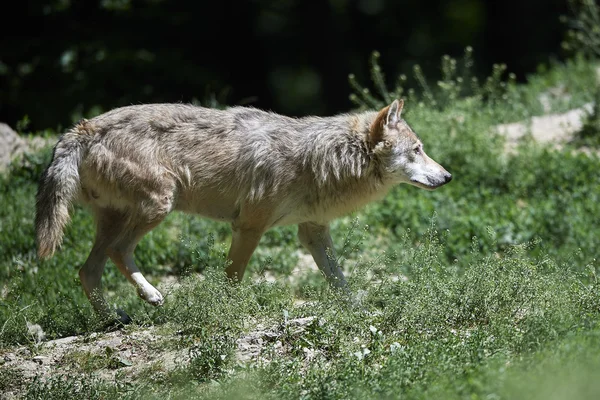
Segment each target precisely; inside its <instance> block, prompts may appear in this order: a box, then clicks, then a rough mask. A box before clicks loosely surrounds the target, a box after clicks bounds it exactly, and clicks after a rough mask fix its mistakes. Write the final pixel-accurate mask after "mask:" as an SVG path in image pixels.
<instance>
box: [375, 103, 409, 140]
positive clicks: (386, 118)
mask: <svg viewBox="0 0 600 400" xmlns="http://www.w3.org/2000/svg"><path fill="white" fill-rule="evenodd" d="M402 107H404V100H402V99H400V101H398V100H394V102H393V103H392V104H390V105H389V106H385V107H384V108H382V109H381V110H380V111H379V113H378V114H377V116H376V117H375V120H374V121H373V124H372V125H371V129H370V131H369V141H370V142H371V143H372V144H373V145H375V144H377V143H379V142H380V141H381V140H382V139H383V128H384V127H385V126H387V127H388V128H395V127H396V126H397V125H398V122H399V121H400V114H401V113H402Z"/></svg>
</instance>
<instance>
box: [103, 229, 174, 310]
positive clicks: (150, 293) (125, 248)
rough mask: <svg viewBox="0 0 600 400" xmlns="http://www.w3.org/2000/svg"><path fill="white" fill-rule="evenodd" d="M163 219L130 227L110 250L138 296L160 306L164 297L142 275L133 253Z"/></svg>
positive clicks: (112, 257) (111, 256)
mask: <svg viewBox="0 0 600 400" xmlns="http://www.w3.org/2000/svg"><path fill="white" fill-rule="evenodd" d="M161 221H162V218H161V219H160V220H157V221H153V222H151V223H141V224H137V225H135V226H131V227H129V229H128V230H127V232H125V233H124V234H123V235H121V237H120V238H119V239H118V241H116V242H115V243H114V244H113V245H111V246H110V248H109V249H108V255H109V257H110V259H111V260H112V261H113V262H114V263H115V265H116V266H117V268H119V271H121V273H122V274H123V275H124V276H125V277H126V278H127V280H129V282H131V283H132V284H133V285H134V286H135V287H136V288H137V292H138V295H139V296H140V297H141V298H142V299H144V300H145V301H146V302H148V303H149V304H152V305H153V306H159V305H161V304H162V303H163V301H164V298H163V295H162V294H161V293H160V292H159V291H158V289H156V288H155V287H154V286H152V284H151V283H150V282H148V281H147V280H146V278H145V277H144V275H143V274H142V273H141V271H140V270H139V268H138V267H137V265H136V264H135V261H134V258H133V251H134V250H135V247H136V246H137V244H138V243H139V241H140V240H141V239H142V237H143V236H144V235H145V234H146V233H148V232H150V231H151V230H152V229H153V228H154V227H156V226H157V225H158V224H159V223H160V222H161Z"/></svg>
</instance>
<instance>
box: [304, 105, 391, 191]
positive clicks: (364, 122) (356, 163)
mask: <svg viewBox="0 0 600 400" xmlns="http://www.w3.org/2000/svg"><path fill="white" fill-rule="evenodd" d="M376 117H377V113H375V112H370V111H369V112H364V113H360V114H342V115H338V116H334V117H328V118H307V119H306V122H307V124H306V125H305V127H306V136H305V140H306V141H305V143H304V144H303V145H302V151H301V152H300V153H301V154H300V155H301V157H302V164H303V165H304V166H305V167H308V168H310V170H311V171H312V173H313V175H314V178H315V180H316V182H317V183H318V184H319V186H330V185H334V186H337V185H339V184H342V185H344V184H345V183H346V182H347V183H354V184H355V183H358V181H361V180H363V179H365V178H368V179H369V180H372V179H374V178H375V179H377V180H381V176H380V172H381V171H379V169H378V165H377V160H376V158H375V156H374V154H373V153H372V151H371V150H370V148H369V143H368V139H369V132H370V129H371V126H372V124H373V122H374V121H375V118H376Z"/></svg>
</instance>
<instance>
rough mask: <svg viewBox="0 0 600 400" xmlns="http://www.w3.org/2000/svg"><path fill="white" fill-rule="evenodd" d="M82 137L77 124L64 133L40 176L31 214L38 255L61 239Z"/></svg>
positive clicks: (45, 254) (76, 180)
mask: <svg viewBox="0 0 600 400" xmlns="http://www.w3.org/2000/svg"><path fill="white" fill-rule="evenodd" d="M86 139H87V138H86V135H85V134H81V132H80V127H79V126H77V127H75V128H74V129H72V130H71V131H69V132H67V133H65V134H64V135H63V136H62V137H61V138H60V140H59V141H58V143H57V144H56V146H55V148H54V153H53V155H52V161H51V163H50V165H49V166H48V168H46V170H45V171H44V174H43V175H42V178H41V180H40V183H39V187H38V193H37V201H36V216H35V229H36V238H37V251H38V256H39V257H42V258H46V257H50V256H51V255H52V254H53V253H54V251H55V250H56V248H57V247H58V246H59V245H60V243H61V241H62V236H63V229H64V227H65V225H66V224H67V223H68V222H69V208H70V206H71V204H72V203H73V200H74V199H75V198H76V197H77V195H78V193H79V190H80V179H79V165H80V164H81V160H82V158H83V153H84V143H85V141H86Z"/></svg>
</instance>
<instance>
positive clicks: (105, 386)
mask: <svg viewBox="0 0 600 400" xmlns="http://www.w3.org/2000/svg"><path fill="white" fill-rule="evenodd" d="M467 61H468V60H467ZM444 63H445V68H447V69H449V71H450V72H451V70H452V68H453V67H452V66H451V64H452V63H451V61H449V60H448V59H446V60H445V61H444ZM459 64H460V63H459ZM457 71H460V68H458V67H457ZM500 72H502V71H501V68H500V70H499V71H498V72H497V74H499V73H500ZM374 75H375V78H377V76H376V74H374ZM446 75H448V76H447V79H445V81H443V82H442V83H441V84H438V85H433V84H429V87H430V88H435V89H432V90H431V91H430V94H429V95H427V94H425V95H417V94H416V93H417V92H416V91H413V92H410V91H409V90H406V91H404V92H403V96H405V95H406V96H407V97H408V100H407V102H406V114H405V116H406V118H407V120H408V121H409V122H410V124H411V126H412V127H413V128H414V129H415V130H416V131H417V133H418V134H419V136H420V137H421V138H422V140H423V142H424V144H425V148H426V151H427V152H428V154H429V155H430V156H432V157H433V158H434V159H436V160H438V161H439V162H440V163H441V164H442V165H444V166H445V167H446V168H447V169H448V170H449V171H450V172H452V174H453V175H454V180H453V181H452V182H451V183H450V184H449V185H447V186H444V187H443V188H440V189H438V190H437V191H434V192H426V191H422V190H419V189H417V188H413V187H409V186H400V187H398V188H395V189H394V190H392V192H391V193H390V194H389V195H388V196H387V197H386V198H385V199H384V200H382V201H381V202H378V203H373V204H371V205H369V206H367V207H366V208H365V209H364V210H361V211H360V212H357V213H355V214H353V215H350V216H347V217H345V218H342V219H340V220H337V221H335V222H334V223H333V224H332V233H333V236H334V243H335V244H336V246H337V249H338V252H339V253H340V258H341V260H342V262H343V265H344V268H345V270H346V271H347V272H348V274H349V276H350V279H349V281H350V285H351V288H352V291H353V292H354V293H360V294H361V296H362V305H361V306H360V307H358V306H354V305H352V304H349V303H348V302H347V301H346V299H345V298H344V297H343V296H341V295H340V294H339V293H337V292H335V291H332V290H331V289H329V288H328V287H327V285H326V284H325V281H324V279H323V278H322V277H321V276H319V274H317V273H315V272H313V271H308V270H306V269H305V270H301V271H298V270H296V269H295V267H296V265H297V263H298V260H299V256H298V251H300V250H301V248H300V245H299V243H298V241H297V239H296V237H295V235H296V233H295V229H294V228H293V227H285V228H280V229H275V230H273V231H270V232H269V233H268V234H267V235H265V237H264V238H263V239H262V241H261V244H260V246H259V248H258V250H257V252H256V253H255V255H254V256H253V258H252V260H251V263H250V266H249V274H248V277H247V279H246V280H245V281H244V282H242V283H240V284H237V285H231V284H229V283H228V282H227V281H226V279H225V277H224V273H223V269H224V266H225V264H226V261H225V254H226V252H227V245H228V243H229V238H230V234H229V229H228V227H227V226H226V225H223V224H219V223H216V222H211V221H206V220H203V219H200V218H198V217H194V216H188V215H183V214H178V213H174V214H172V215H170V216H169V217H168V218H167V220H166V221H165V222H164V223H163V224H162V225H161V226H160V227H158V228H157V229H155V230H154V231H153V232H152V233H150V234H149V235H147V236H146V237H145V238H144V239H143V240H142V242H141V243H140V245H139V247H138V249H137V251H136V258H137V261H138V263H139V264H140V266H141V269H142V270H143V271H144V272H145V273H146V275H147V276H148V278H149V280H150V281H151V282H152V283H157V282H159V280H160V279H161V277H164V276H165V275H175V276H176V277H178V282H179V284H180V286H179V287H176V288H173V289H170V290H168V291H167V292H166V302H165V304H164V306H163V307H161V308H152V307H150V306H148V305H146V304H144V303H143V302H142V301H141V300H140V299H139V298H138V297H137V296H136V294H135V290H134V289H133V288H132V287H131V285H130V284H128V283H127V282H126V281H125V279H124V278H123V277H122V276H120V274H119V273H118V271H117V270H116V268H115V267H114V265H111V264H109V265H108V266H107V269H106V271H105V275H104V281H103V282H104V285H105V290H106V291H107V293H108V299H109V301H110V302H111V303H112V304H113V305H114V306H118V307H120V308H123V309H125V310H127V312H128V313H129V314H130V315H131V316H132V318H133V320H134V324H133V326H132V327H130V328H128V330H129V329H131V330H137V329H144V328H145V327H147V326H156V327H159V328H160V329H159V330H158V331H157V332H158V333H157V334H158V335H159V336H160V337H159V340H158V342H157V343H156V344H154V345H153V347H152V352H157V353H159V352H161V351H167V350H180V351H186V352H187V355H188V356H189V362H186V363H182V364H181V365H178V366H177V368H175V369H166V368H164V366H162V364H161V363H159V362H158V363H152V364H148V365H144V366H138V367H140V368H138V372H136V373H133V374H132V373H128V371H131V370H132V369H131V367H129V366H126V365H120V364H118V362H119V359H118V358H117V357H116V355H115V354H112V353H111V354H108V353H107V354H102V353H101V354H97V353H90V352H83V353H81V352H80V353H77V352H75V353H72V354H71V355H70V356H69V357H70V358H66V359H65V360H63V362H65V363H68V364H69V365H75V366H77V373H69V374H63V375H55V376H54V377H51V378H50V379H46V380H44V379H41V378H38V379H35V380H33V381H31V382H25V381H24V380H23V378H22V377H19V376H18V374H17V373H15V371H14V370H13V369H10V368H3V365H2V364H0V382H1V383H0V390H1V389H2V388H6V389H12V388H14V387H19V388H21V390H22V392H23V393H24V396H25V398H31V399H37V398H40V399H41V398H44V399H51V398H86V399H100V398H102V399H117V398H118V399H122V398H124V399H137V398H144V399H147V398H157V399H158V398H182V399H183V398H207V399H229V398H245V399H259V398H260V399H298V398H306V399H308V398H310V399H313V398H334V399H337V398H339V399H347V398H357V399H358V398H384V399H386V398H409V399H424V398H425V399H431V398H444V399H452V398H461V399H462V398H473V399H479V398H481V399H484V398H485V399H489V398H493V399H502V398H507V399H537V398H539V399H542V398H543V399H563V398H569V399H579V398H581V399H584V398H595V397H598V396H600V384H599V383H598V382H599V381H598V380H597V379H596V377H597V376H599V374H600V361H599V360H600V353H599V352H600V350H599V349H600V343H599V342H600V325H599V323H600V287H599V282H598V278H597V276H598V272H599V270H598V262H597V259H596V258H597V254H598V253H597V249H598V248H599V247H600V227H599V226H600V224H599V223H598V222H599V220H598V216H599V215H600V198H599V197H600V190H599V189H598V188H599V187H600V174H598V172H597V171H599V170H600V159H599V157H598V156H588V155H585V154H582V153H580V152H572V151H571V150H572V148H567V149H566V150H563V151H555V150H551V149H549V148H546V147H542V146H539V145H536V144H535V143H532V142H528V141H525V142H524V143H523V144H522V146H520V147H519V148H518V149H517V152H516V153H514V154H505V153H504V151H503V141H502V139H501V138H499V137H497V136H494V135H493V134H492V133H491V128H492V127H493V125H495V124H498V123H504V122H507V121H515V120H520V119H526V118H529V117H531V116H533V115H539V114H541V113H542V105H541V103H540V101H539V95H540V94H542V93H546V92H548V90H549V89H550V88H553V87H556V86H557V85H561V88H560V91H561V93H563V94H564V95H560V96H555V98H552V99H551V101H550V104H551V107H552V109H553V110H555V111H565V110H567V109H568V108H571V107H576V106H581V105H583V104H585V103H586V102H589V101H591V100H592V99H593V98H594V96H595V95H596V94H595V93H594V88H595V86H596V83H595V80H596V75H595V65H594V64H593V63H591V62H589V61H586V60H585V59H583V58H574V59H573V60H570V61H568V62H566V63H564V64H558V63H554V64H552V65H549V66H547V67H543V68H540V71H539V72H538V74H536V75H534V76H531V77H530V78H529V83H528V84H527V85H516V84H514V83H510V82H509V83H506V81H505V80H503V79H501V78H494V79H495V80H491V81H489V83H488V84H485V83H482V84H481V85H480V87H479V89H476V90H475V89H472V88H471V89H469V90H467V88H466V87H463V86H460V82H458V81H457V80H456V77H455V76H454V77H453V76H452V74H450V73H448V74H446ZM377 79H378V78H377ZM377 79H376V80H375V85H376V86H377ZM416 80H417V81H418V80H419V79H416ZM453 82H454V83H453ZM463 82H464V81H463ZM502 83H504V84H502ZM486 85H487V86H486ZM379 88H380V91H383V93H382V94H381V96H373V95H370V94H369V96H370V97H365V99H366V100H365V101H366V102H367V103H361V104H363V106H373V107H374V106H380V105H381V104H383V102H382V98H385V97H386V96H393V95H394V94H393V93H391V94H390V93H387V92H386V91H385V90H383V88H382V87H381V85H379ZM394 90H395V91H396V92H397V93H398V92H399V90H398V88H394ZM397 93H396V94H397ZM423 93H424V92H423ZM565 93H566V94H565ZM428 96H429V97H428ZM355 99H360V96H357V97H356V98H355ZM432 99H433V100H434V101H435V103H432V102H431V101H432ZM363 100H364V99H363ZM357 101H358V100H357ZM358 102H359V103H360V101H358ZM369 102H370V103H369ZM371 103H372V104H371ZM49 156H50V150H49V149H46V150H45V151H41V152H39V153H36V154H32V155H29V156H28V159H27V162H25V163H15V164H14V165H13V166H12V167H11V169H10V173H9V174H8V175H6V176H3V177H1V178H0V196H1V202H0V204H1V205H2V207H0V363H1V362H2V361H1V360H2V357H1V355H2V354H3V353H4V352H9V351H11V350H12V349H14V348H15V347H16V346H19V345H26V346H29V347H30V348H32V349H35V348H36V346H35V344H34V343H33V338H32V337H31V336H30V334H29V333H28V331H27V322H29V323H37V324H40V325H41V327H42V329H43V330H44V332H45V333H46V335H47V337H48V338H49V339H52V338H58V337H64V336H67V335H74V334H86V335H87V334H90V333H91V332H94V331H97V330H99V329H100V322H99V321H98V320H97V319H96V317H95V316H94V315H93V313H92V310H91V307H90V306H89V303H88V301H87V299H86V298H85V295H84V294H83V291H82V290H81V287H80V284H79V282H78V277H77V270H78V268H79V266H80V265H81V264H82V263H83V262H84V260H85V258H86V257H87V253H88V251H89V249H90V247H91V243H92V235H93V222H92V219H91V217H90V215H89V214H88V213H87V212H86V211H85V210H83V209H82V208H81V207H79V206H77V207H75V209H74V212H73V215H72V222H71V224H70V225H69V226H68V228H67V230H66V234H65V240H64V244H63V247H62V248H61V250H60V251H59V252H58V253H57V254H56V255H55V256H54V257H53V258H51V259H50V260H47V261H43V262H40V261H39V260H37V259H36V257H35V248H34V247H35V246H34V229H33V218H34V207H35V204H34V198H35V192H36V187H37V186H36V184H37V179H38V177H39V175H40V174H41V171H42V170H43V168H44V167H45V165H46V164H47V162H48V160H49ZM292 273H293V274H294V275H293V279H288V277H289V275H290V274H292ZM270 277H274V278H275V279H276V280H275V282H274V283H271V282H270V281H269V279H268V278H270ZM299 300H301V301H299ZM309 316H312V317H315V319H314V320H313V321H312V322H311V323H310V324H308V325H307V326H306V327H305V329H302V330H296V329H291V328H290V327H289V326H288V327H286V324H285V321H286V320H289V319H293V318H302V317H309ZM261 326H262V327H263V328H264V327H270V328H269V329H271V330H275V331H276V333H277V334H276V337H275V338H271V339H268V338H267V337H265V338H264V347H263V350H262V353H261V357H260V359H259V360H256V361H254V362H249V363H239V362H237V360H236V357H235V354H236V351H237V350H236V349H237V340H238V339H239V338H241V337H244V335H247V334H248V332H252V331H254V330H256V329H258V327H261ZM115 360H116V361H115ZM115 363H116V364H115ZM99 370H116V375H115V378H114V379H112V380H103V379H102V378H101V377H100V376H99V375H97V374H96V373H97V372H98V371H99Z"/></svg>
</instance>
